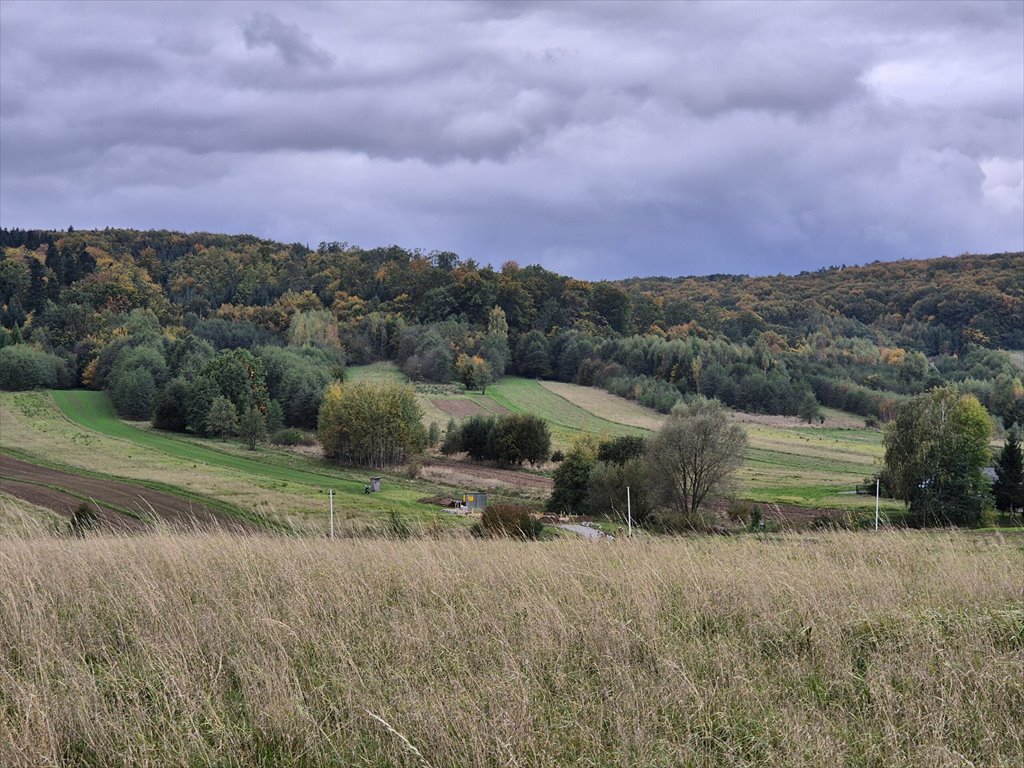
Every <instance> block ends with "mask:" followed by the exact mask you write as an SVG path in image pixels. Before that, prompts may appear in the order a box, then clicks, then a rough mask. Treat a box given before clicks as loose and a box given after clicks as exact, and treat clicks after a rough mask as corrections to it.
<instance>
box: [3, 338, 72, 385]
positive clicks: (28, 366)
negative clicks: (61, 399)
mask: <svg viewBox="0 0 1024 768" xmlns="http://www.w3.org/2000/svg"><path fill="white" fill-rule="evenodd" d="M68 378H69V375H68V371H67V365H66V364H65V362H64V361H63V360H61V359H60V358H59V357H57V356H56V355H52V354H50V353H49V352H41V351H40V350H38V349H33V348H32V347H30V346H28V345H27V344H14V345H11V346H7V347H4V348H2V349H0V389H5V390H25V389H50V388H53V387H57V386H60V385H61V383H62V382H63V381H66V380H67V379H68Z"/></svg>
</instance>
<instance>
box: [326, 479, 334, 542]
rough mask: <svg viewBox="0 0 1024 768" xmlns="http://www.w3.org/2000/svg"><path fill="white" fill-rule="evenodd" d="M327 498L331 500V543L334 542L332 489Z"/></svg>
mask: <svg viewBox="0 0 1024 768" xmlns="http://www.w3.org/2000/svg"><path fill="white" fill-rule="evenodd" d="M327 496H328V498H330V500H331V541H334V489H333V488H331V490H330V491H329V492H328V494H327Z"/></svg>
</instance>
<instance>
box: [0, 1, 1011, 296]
mask: <svg viewBox="0 0 1024 768" xmlns="http://www.w3.org/2000/svg"><path fill="white" fill-rule="evenodd" d="M38 7H39V4H34V3H21V4H18V3H3V4H0V13H2V14H3V22H4V23H3V24H2V25H0V36H2V37H0V65H2V66H0V130H2V135H3V141H2V142H0V174H2V181H3V184H2V190H0V223H2V224H3V225H5V226H40V225H45V226H61V227H63V226H67V225H68V224H69V223H71V224H74V225H75V226H76V227H79V226H83V227H84V226H106V225H111V226H115V225H123V226H135V227H145V226H160V227H173V228H181V229H213V230H227V231H247V230H248V231H253V232H254V233H256V234H260V235H263V236H268V237H276V238H280V239H283V240H286V241H295V240H299V241H302V242H311V243H314V244H315V243H316V242H317V241H318V240H320V239H331V240H333V239H340V240H348V241H349V242H357V243H360V244H362V245H365V246H373V245H377V244H380V243H391V242H399V243H403V244H405V245H408V246H410V247H417V246H419V247H423V248H428V249H429V248H445V249H452V250H456V251H458V252H461V253H462V254H463V255H464V256H467V257H473V258H476V259H478V260H481V261H493V262H495V263H500V262H502V261H504V260H506V259H509V258H515V259H517V260H519V261H521V262H530V261H536V260H540V261H542V262H544V263H546V264H548V265H549V266H552V267H555V268H561V269H565V270H568V271H572V272H574V273H576V274H580V275H581V276H587V277H602V276H624V275H628V274H636V273H664V274H680V273H693V272H722V271H747V272H750V271H753V272H764V271H794V270H799V269H805V268H816V267H819V266H823V265H826V264H832V263H841V262H845V263H856V262H858V261H869V260H873V259H876V258H900V257H909V256H915V257H916V256H934V255H940V254H942V253H958V252H961V251H964V250H974V251H985V250H1006V249H1020V248H1024V227H1022V224H1021V221H1022V219H1024V213H1022V212H1024V200H1021V195H1022V190H1024V185H1022V181H1021V178H1020V177H1021V176H1022V175H1024V174H1022V172H1021V171H1020V168H1021V167H1024V146H1022V144H1024V140H1022V136H1024V96H1022V91H1024V85H1021V83H1022V80H1024V43H1022V38H1024V17H1022V15H1021V11H1020V6H1019V4H1018V3H1005V4H1001V3H994V2H993V3H932V4H923V3H886V4H882V3H871V4H865V3H860V2H854V3H815V4H808V3H782V2H774V3H764V2H755V3H738V2H735V3H724V4H723V3H633V2H628V3H532V2H531V3H508V4H494V3H462V2H453V3H429V4H428V3H405V4H392V3H345V4H320V3H289V4H283V3H280V4H271V3H211V4H202V5H200V4H194V5H191V6H189V8H190V13H189V14H188V15H187V16H186V15H182V14H181V13H180V7H179V6H178V5H177V4H173V3H172V4H160V3H146V4H137V5H127V4H114V5H110V4H96V5H94V4H90V3H76V4H73V5H68V6H55V7H56V8H61V9H63V10H64V11H65V12H64V13H57V12H53V13H45V12H42V11H39V10H37V8H38ZM72 9H73V12H74V15H73V16H72V15H70V14H69V13H68V11H69V10H72ZM310 33H312V34H310ZM314 36H315V37H314ZM54 39H68V40H72V41H73V43H72V44H69V45H66V46H64V47H63V50H61V51H60V52H59V55H58V52H57V50H56V49H54V47H53V46H52V45H51V44H50V43H48V42H47V41H52V40H54Z"/></svg>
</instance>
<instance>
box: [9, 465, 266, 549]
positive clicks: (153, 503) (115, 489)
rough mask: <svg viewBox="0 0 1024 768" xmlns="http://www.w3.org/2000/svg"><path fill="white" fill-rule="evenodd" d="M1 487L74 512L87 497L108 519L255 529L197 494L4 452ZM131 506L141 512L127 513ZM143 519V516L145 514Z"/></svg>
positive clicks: (131, 524) (121, 523)
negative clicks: (198, 499) (107, 477)
mask: <svg viewBox="0 0 1024 768" xmlns="http://www.w3.org/2000/svg"><path fill="white" fill-rule="evenodd" d="M0 488H2V489H3V490H4V491H5V492H6V493H9V494H11V495H12V496H17V497H18V498H21V499H25V500H26V501H30V502H32V503H34V504H39V505H40V506H44V507H47V508H49V509H52V510H53V511H54V512H58V513H60V514H61V515H64V516H65V517H69V518H70V517H71V514H72V513H73V512H74V510H75V509H76V508H77V507H78V505H79V504H81V503H82V502H83V501H84V500H94V501H95V502H96V503H97V504H98V505H99V507H100V510H101V511H100V517H101V520H103V522H104V523H105V524H108V525H110V526H111V527H115V528H123V529H129V530H133V529H140V528H144V527H146V522H145V521H146V520H150V519H152V518H153V517H156V518H157V519H158V520H160V521H161V522H164V523H169V524H171V525H177V526H186V527H190V528H191V527H197V526H198V527H201V528H228V529H231V530H246V531H250V530H253V529H254V527H253V526H252V524H250V523H246V522H245V521H242V520H239V519H238V518H235V517H231V516H230V515H227V514H226V513H224V512H222V511H220V510H218V509H210V508H208V507H206V506H204V505H203V504H201V503H197V502H195V501H193V500H191V499H187V498H183V497H181V496H175V495H174V494H171V493H167V492H165V491H156V490H153V489H152V488H147V487H145V486H142V485H134V484H132V483H127V482H123V481H120V480H105V479H100V478H95V477H83V476H81V475H75V474H72V473H70V472H62V471H61V470H58V469H50V468H49V467H41V466H38V465H36V464H30V463H28V462H25V461H21V460H19V459H14V458H11V457H10V456H7V455H3V454H0ZM116 508H120V509H126V510H129V511H130V512H132V513H133V514H135V515H138V516H139V517H138V518H136V517H132V516H131V515H126V514H122V513H121V512H119V511H118V510H117V509H116ZM139 518H141V519H139Z"/></svg>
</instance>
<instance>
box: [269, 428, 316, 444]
mask: <svg viewBox="0 0 1024 768" xmlns="http://www.w3.org/2000/svg"><path fill="white" fill-rule="evenodd" d="M270 442H271V443H273V444H274V445H289V446H291V445H316V438H315V437H314V436H313V435H311V434H310V433H309V432H306V431H304V430H301V429H298V428H297V427H288V428H286V429H279V430H277V431H276V432H274V433H273V434H271V436H270Z"/></svg>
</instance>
